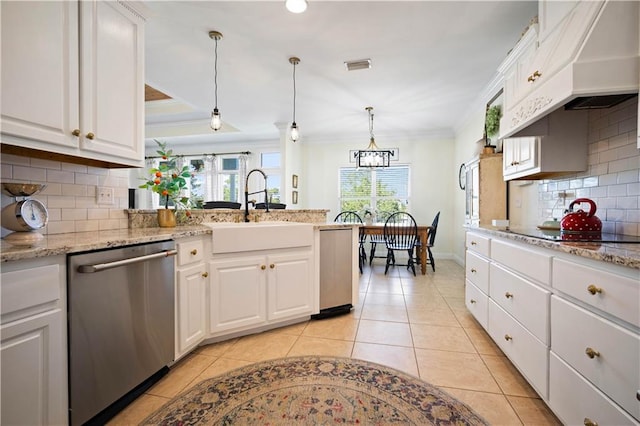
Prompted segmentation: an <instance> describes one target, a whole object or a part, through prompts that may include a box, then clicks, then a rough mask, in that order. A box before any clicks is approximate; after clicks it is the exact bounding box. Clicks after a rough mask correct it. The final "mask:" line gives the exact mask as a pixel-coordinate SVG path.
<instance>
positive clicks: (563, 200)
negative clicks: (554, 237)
mask: <svg viewBox="0 0 640 426" xmlns="http://www.w3.org/2000/svg"><path fill="white" fill-rule="evenodd" d="M637 114H638V98H637V97H636V98H634V99H631V100H629V101H626V102H624V103H622V104H620V105H616V106H615V107H612V108H609V109H597V110H591V111H589V136H588V137H589V168H588V170H587V171H586V172H584V173H580V174H577V175H573V176H570V177H566V178H563V179H557V180H545V181H540V183H539V184H538V201H539V202H538V206H539V209H540V211H539V215H540V219H541V220H547V219H549V218H551V217H555V218H558V219H560V218H562V216H563V214H564V213H563V212H564V210H565V209H566V208H568V207H569V204H570V203H571V201H573V200H574V199H576V198H589V199H591V200H593V201H594V202H595V203H596V205H597V211H596V216H598V217H599V218H600V220H602V225H603V232H607V233H616V234H624V235H636V236H638V235H640V150H638V148H637V141H636V138H637V134H638V129H637V126H638V125H637ZM563 195H566V196H564V197H563ZM582 208H584V209H585V210H588V208H589V207H588V205H584V206H583V207H582Z"/></svg>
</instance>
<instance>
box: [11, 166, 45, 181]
mask: <svg viewBox="0 0 640 426" xmlns="http://www.w3.org/2000/svg"><path fill="white" fill-rule="evenodd" d="M13 179H14V180H19V181H23V182H34V181H36V182H46V181H47V171H46V169H40V168H35V167H24V166H13Z"/></svg>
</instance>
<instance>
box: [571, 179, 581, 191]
mask: <svg viewBox="0 0 640 426" xmlns="http://www.w3.org/2000/svg"><path fill="white" fill-rule="evenodd" d="M583 186H584V185H583V184H582V179H571V180H570V181H569V188H571V189H574V188H582V187H583Z"/></svg>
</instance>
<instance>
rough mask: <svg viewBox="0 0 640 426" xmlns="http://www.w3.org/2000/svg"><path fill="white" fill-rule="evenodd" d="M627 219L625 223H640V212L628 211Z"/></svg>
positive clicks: (626, 212)
mask: <svg viewBox="0 0 640 426" xmlns="http://www.w3.org/2000/svg"><path fill="white" fill-rule="evenodd" d="M625 214H626V217H625V218H624V221H625V222H635V223H640V210H637V209H636V210H626V211H625Z"/></svg>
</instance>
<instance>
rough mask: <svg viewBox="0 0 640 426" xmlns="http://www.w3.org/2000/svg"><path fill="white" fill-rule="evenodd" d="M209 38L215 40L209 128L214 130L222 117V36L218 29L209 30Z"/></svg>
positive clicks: (219, 124) (218, 128)
mask: <svg viewBox="0 0 640 426" xmlns="http://www.w3.org/2000/svg"><path fill="white" fill-rule="evenodd" d="M209 38H211V39H213V40H215V42H216V47H215V51H214V52H215V60H214V65H213V87H214V91H213V95H214V101H215V104H214V107H213V111H212V112H211V128H212V129H213V130H215V131H216V132H217V131H218V130H220V128H221V127H222V119H221V118H220V111H218V40H220V39H221V38H222V33H220V32H218V31H209Z"/></svg>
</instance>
